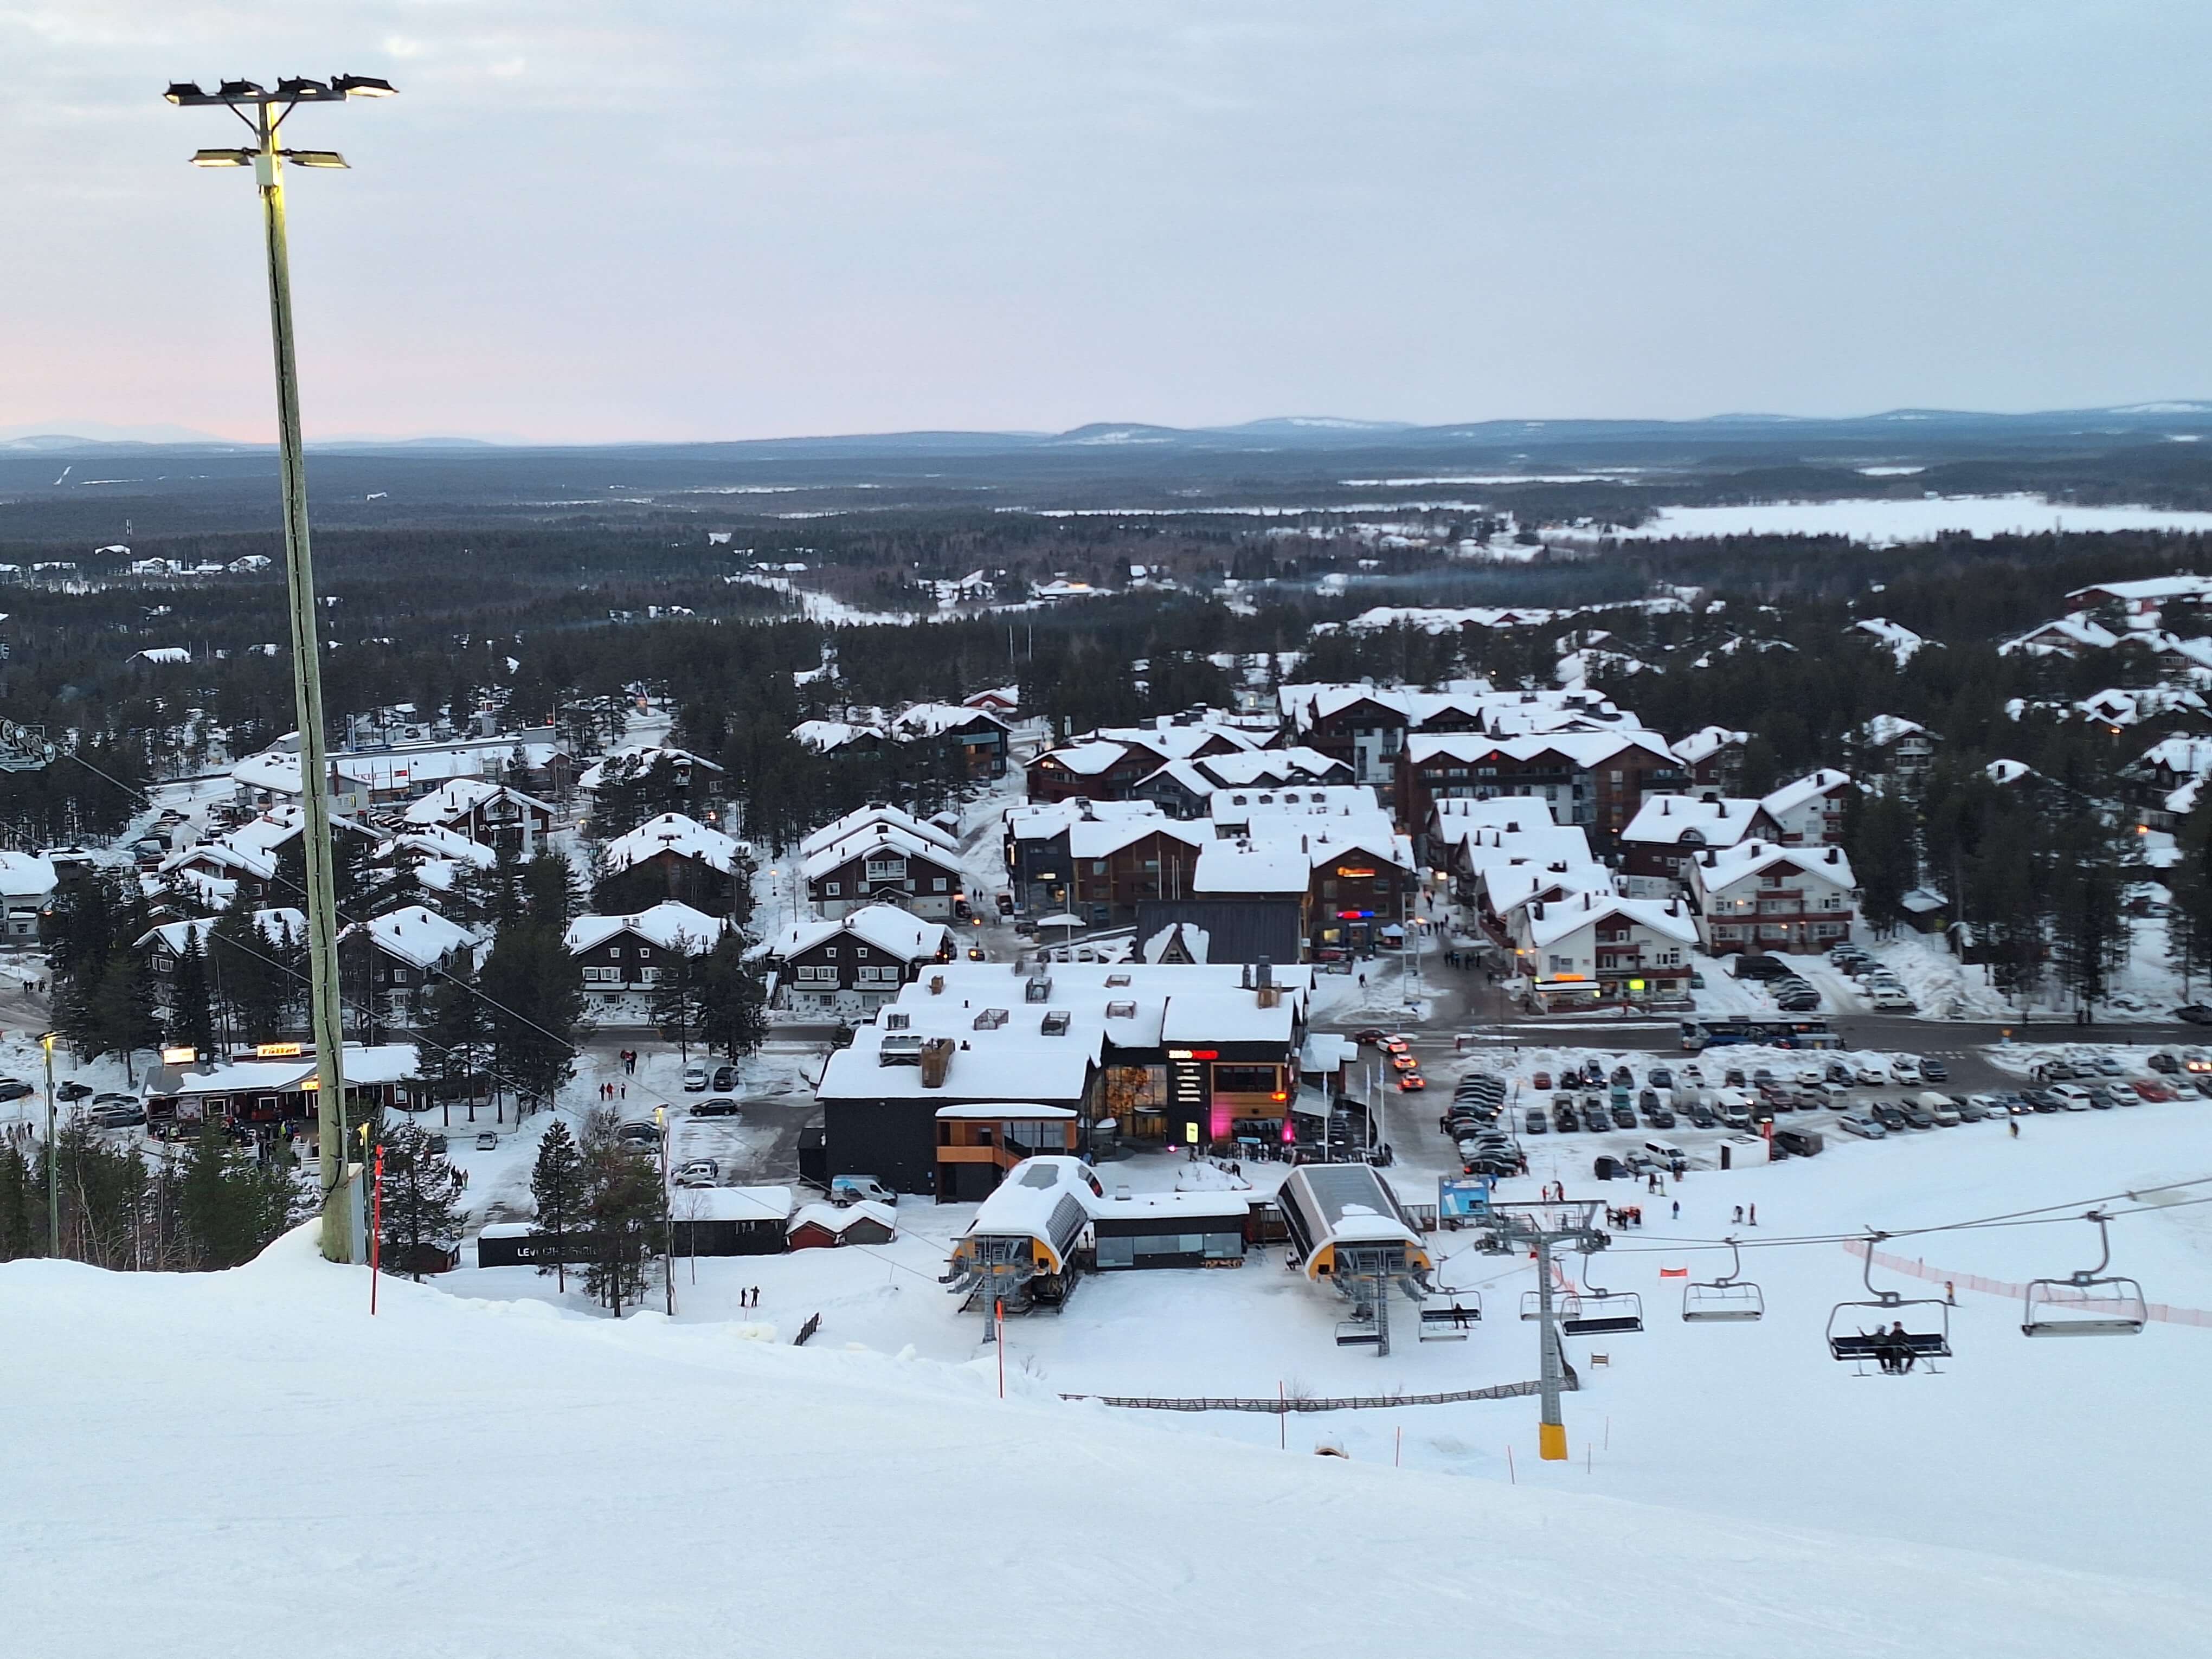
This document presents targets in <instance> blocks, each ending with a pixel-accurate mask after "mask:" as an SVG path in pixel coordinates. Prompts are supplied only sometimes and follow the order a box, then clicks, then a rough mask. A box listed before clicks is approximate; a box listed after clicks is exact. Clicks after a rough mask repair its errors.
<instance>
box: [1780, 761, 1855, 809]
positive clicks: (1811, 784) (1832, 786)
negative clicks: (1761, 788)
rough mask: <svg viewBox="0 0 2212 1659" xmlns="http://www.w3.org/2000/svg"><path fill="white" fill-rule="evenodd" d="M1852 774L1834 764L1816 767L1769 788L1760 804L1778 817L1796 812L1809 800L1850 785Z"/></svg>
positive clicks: (1830, 793)
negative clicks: (1838, 768)
mask: <svg viewBox="0 0 2212 1659" xmlns="http://www.w3.org/2000/svg"><path fill="white" fill-rule="evenodd" d="M1850 781H1851V775H1850V773H1848V772H1838V771H1837V770H1836V769H1835V768H1833V767H1832V766H1821V767H1815V768H1814V769H1813V770H1812V771H1810V772H1808V773H1807V774H1806V775H1804V776H1803V777H1802V778H1793V779H1792V780H1791V781H1790V782H1788V783H1785V784H1783V785H1781V786H1780V787H1777V788H1775V789H1771V790H1769V791H1768V792H1767V793H1765V794H1764V795H1762V796H1760V797H1759V805H1761V806H1764V807H1765V809H1766V810H1767V811H1768V812H1769V813H1770V814H1771V815H1772V816H1773V817H1776V818H1779V817H1781V816H1782V815H1783V814H1784V813H1785V812H1794V811H1796V810H1797V809H1798V808H1799V807H1801V806H1802V805H1805V804H1806V803H1807V802H1808V801H1810V800H1814V799H1819V798H1823V797H1826V796H1828V795H1832V794H1833V793H1836V792H1837V791H1838V790H1839V789H1845V788H1848V787H1850Z"/></svg>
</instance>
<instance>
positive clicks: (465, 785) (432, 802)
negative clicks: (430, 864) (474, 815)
mask: <svg viewBox="0 0 2212 1659" xmlns="http://www.w3.org/2000/svg"><path fill="white" fill-rule="evenodd" d="M496 800H509V801H512V802H513V803H514V804H515V805H517V806H520V807H522V808H524V809H525V810H526V811H538V812H543V813H544V814H545V815H546V816H548V817H550V816H551V815H552V812H553V808H552V805H551V804H550V802H546V801H542V800H539V799H538V798H537V797H536V796H535V795H526V794H524V793H522V792H521V791H520V789H510V788H508V787H507V786H506V785H505V784H501V783H490V782H487V781H485V780H484V779H483V778H448V779H447V781H445V782H443V783H441V784H440V785H439V786H438V787H436V788H435V789H433V790H432V791H431V792H430V793H428V794H427V795H425V796H423V797H422V799H420V800H416V801H410V802H409V803H408V804H407V810H406V811H404V812H403V813H401V814H400V817H402V818H404V819H405V820H406V822H407V823H410V824H416V825H433V824H445V823H452V822H453V820H454V819H455V818H459V817H465V816H467V815H468V814H469V813H471V812H473V811H476V809H477V808H478V807H479V806H486V805H490V804H491V803H492V802H494V801H496Z"/></svg>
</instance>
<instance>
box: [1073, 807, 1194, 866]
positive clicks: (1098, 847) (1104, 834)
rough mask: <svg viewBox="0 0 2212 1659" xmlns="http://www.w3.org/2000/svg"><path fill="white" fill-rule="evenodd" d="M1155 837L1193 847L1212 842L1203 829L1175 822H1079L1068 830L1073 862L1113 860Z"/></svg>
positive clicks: (1155, 819) (1131, 819)
mask: <svg viewBox="0 0 2212 1659" xmlns="http://www.w3.org/2000/svg"><path fill="white" fill-rule="evenodd" d="M1152 835H1160V836H1170V837H1171V838H1172V839H1174V840H1176V841H1179V842H1184V843H1185V844H1186V845H1188V846H1192V847H1197V846H1200V845H1201V844H1202V843H1204V842H1206V840H1207V839H1208V836H1207V832H1206V829H1203V828H1202V827H1200V826H1199V825H1197V824H1192V823H1179V822H1177V821H1176V819H1173V818H1166V817H1152V818H1147V817H1129V818H1078V819H1077V820H1076V821H1075V822H1074V823H1071V824H1069V825H1068V826H1067V853H1068V856H1069V857H1070V858H1078V859H1103V858H1109V857H1111V856H1112V855H1113V854H1115V853H1118V852H1120V851H1121V849H1122V848H1125V847H1128V846H1133V844H1135V843H1136V842H1140V841H1142V840H1144V839H1145V837H1146V836H1152Z"/></svg>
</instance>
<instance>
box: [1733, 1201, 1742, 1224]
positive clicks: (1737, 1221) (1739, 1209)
mask: <svg viewBox="0 0 2212 1659" xmlns="http://www.w3.org/2000/svg"><path fill="white" fill-rule="evenodd" d="M1735 1225H1737V1226H1739V1227H1741V1226H1742V1225H1743V1206H1742V1205H1741V1204H1739V1205H1737V1206H1735Z"/></svg>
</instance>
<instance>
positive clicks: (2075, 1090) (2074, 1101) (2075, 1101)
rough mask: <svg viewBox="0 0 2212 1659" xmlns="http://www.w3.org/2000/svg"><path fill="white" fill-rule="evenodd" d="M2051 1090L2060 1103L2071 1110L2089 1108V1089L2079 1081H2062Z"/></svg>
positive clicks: (2085, 1109) (2080, 1110) (2083, 1110)
mask: <svg viewBox="0 0 2212 1659" xmlns="http://www.w3.org/2000/svg"><path fill="white" fill-rule="evenodd" d="M2051 1093H2052V1094H2054V1095H2056V1096H2057V1097H2058V1103H2059V1104H2060V1105H2061V1106H2063V1107H2064V1108H2065V1109H2067V1110H2068V1111H2069V1112H2086V1111H2087V1110H2088V1109H2089V1091H2087V1089H2084V1088H2083V1087H2082V1086H2081V1085H2080V1084H2078V1083H2062V1084H2060V1085H2058V1086H2057V1088H2055V1089H2053V1090H2052V1091H2051Z"/></svg>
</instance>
